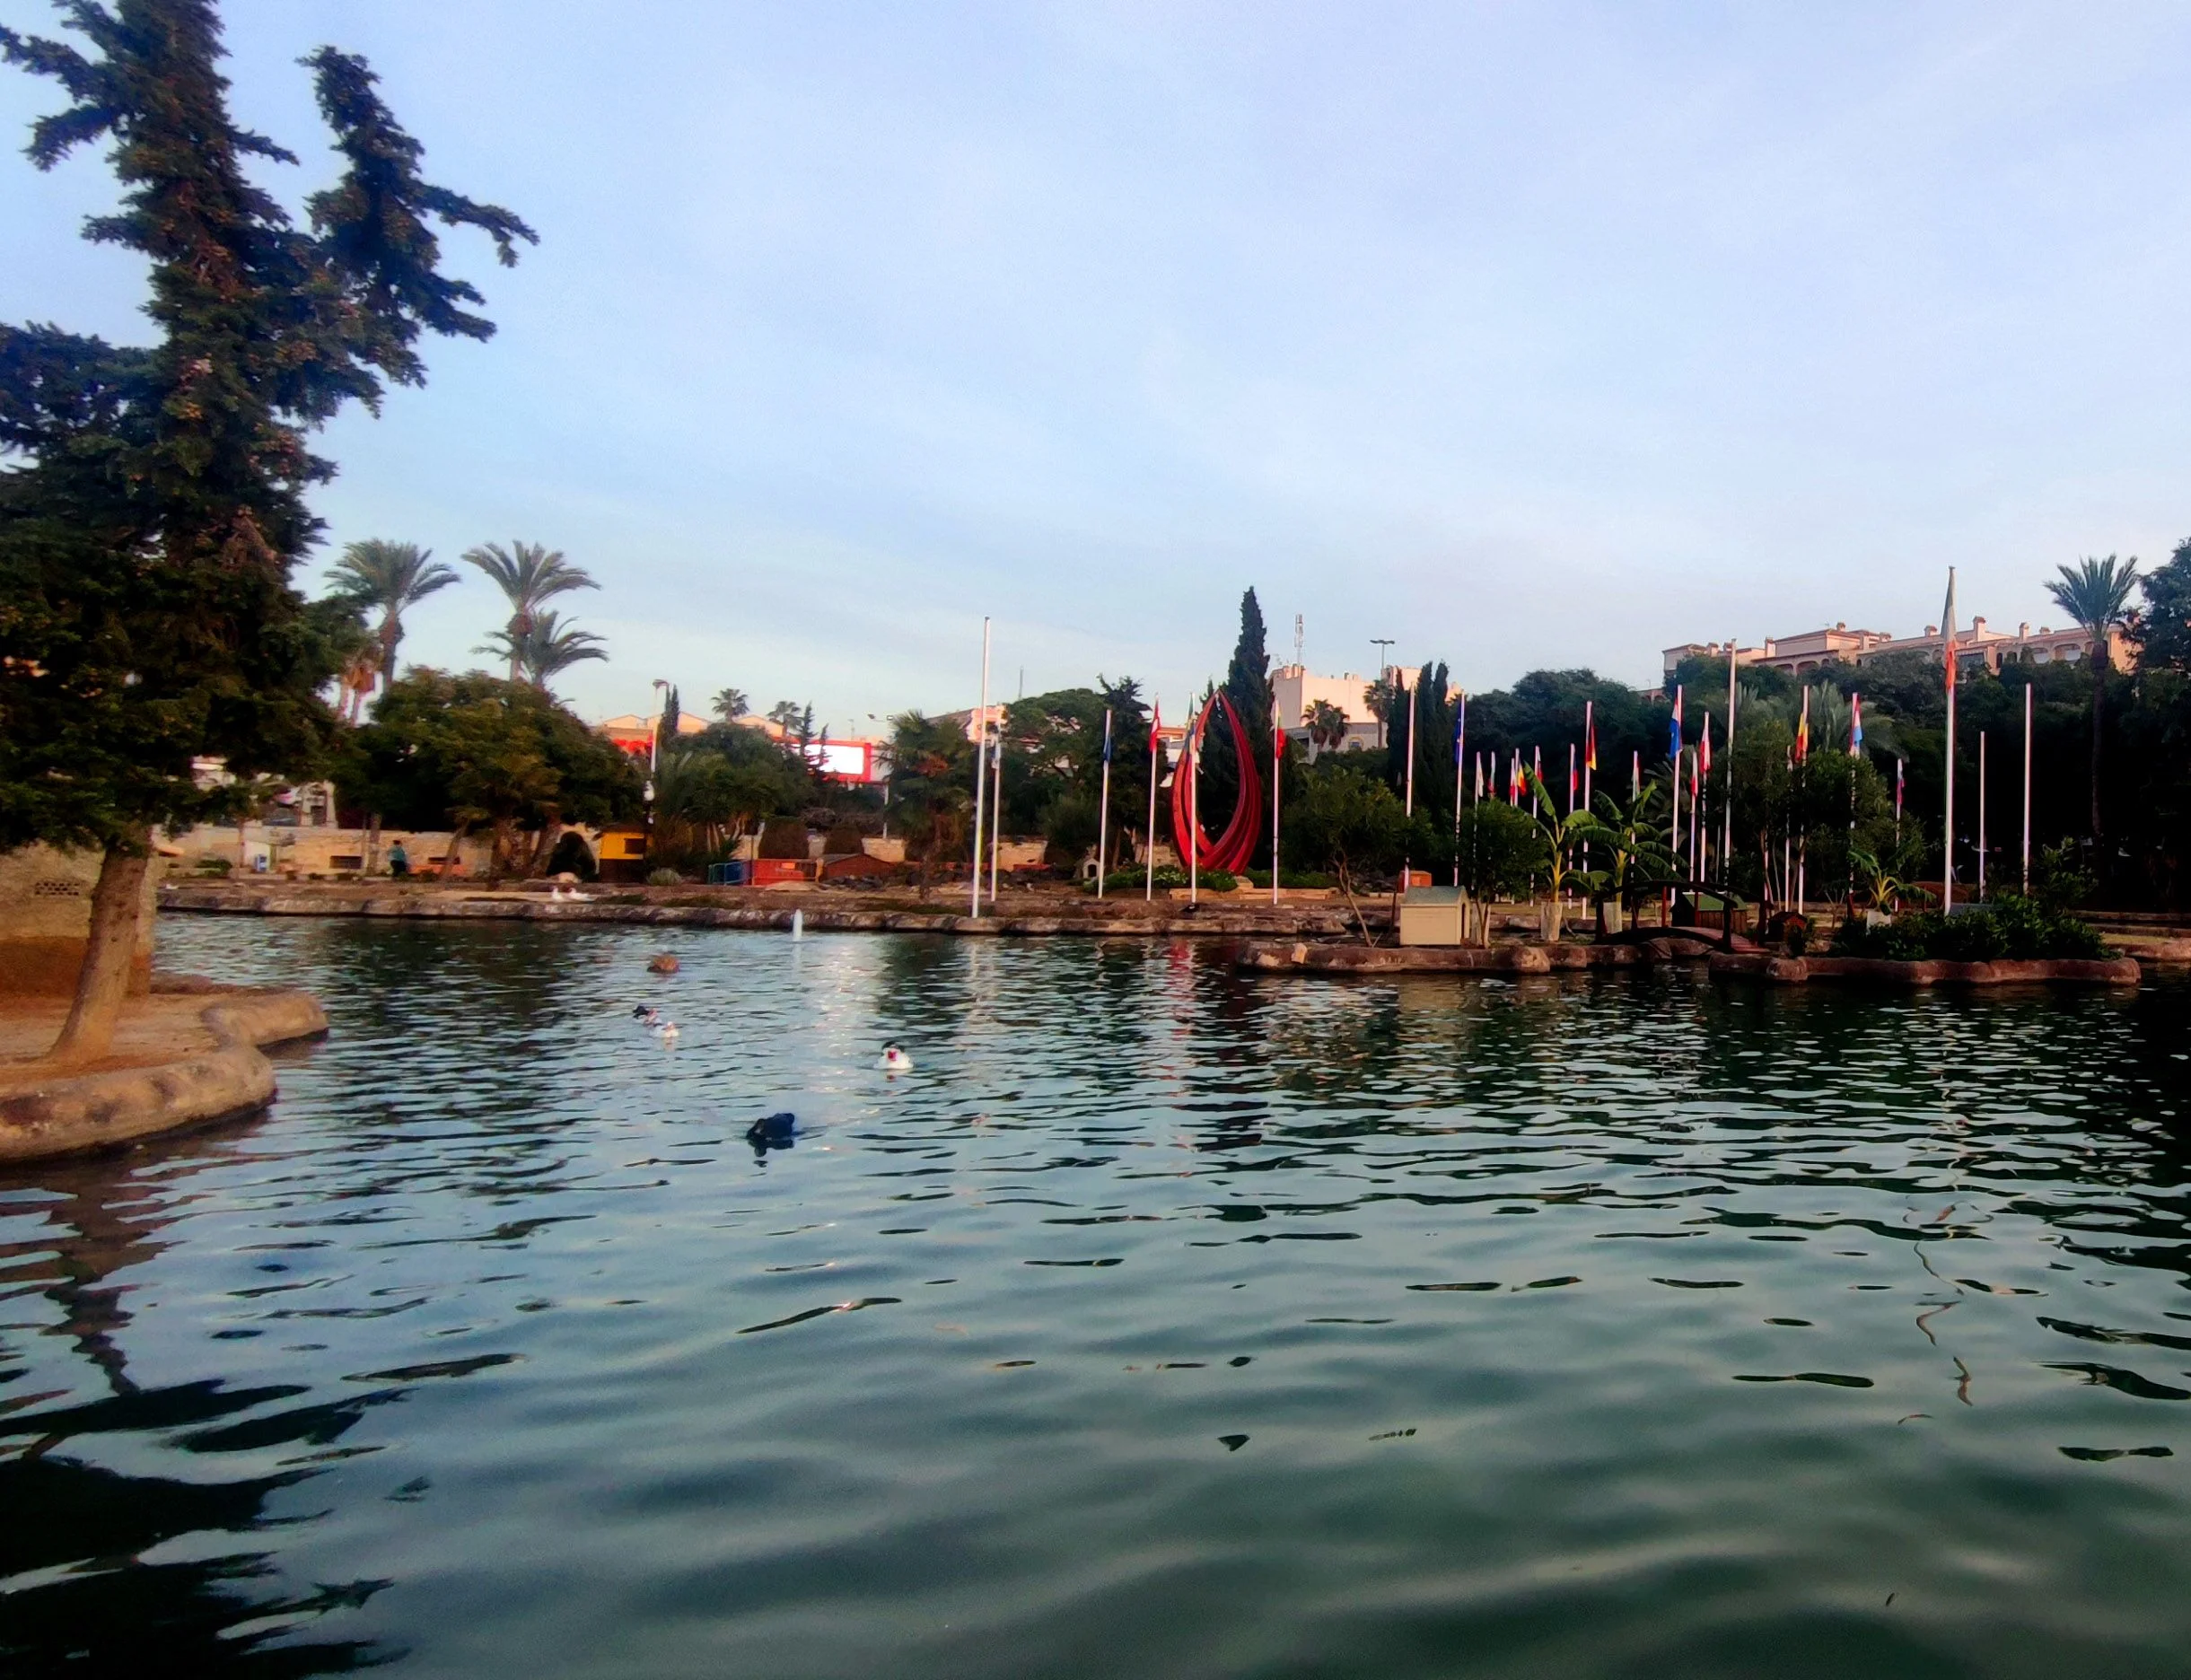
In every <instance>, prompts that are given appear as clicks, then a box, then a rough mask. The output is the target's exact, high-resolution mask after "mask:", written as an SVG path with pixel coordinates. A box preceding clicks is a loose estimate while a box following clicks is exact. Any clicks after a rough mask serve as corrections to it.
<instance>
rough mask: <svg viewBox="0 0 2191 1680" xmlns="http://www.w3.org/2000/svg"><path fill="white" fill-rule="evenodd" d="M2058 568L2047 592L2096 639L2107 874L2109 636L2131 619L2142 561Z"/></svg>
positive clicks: (2096, 732)
mask: <svg viewBox="0 0 2191 1680" xmlns="http://www.w3.org/2000/svg"><path fill="white" fill-rule="evenodd" d="M2055 570H2056V571H2058V572H2059V573H2061V574H2062V576H2061V579H2060V581H2059V582H2054V583H2049V584H2048V585H2047V586H2046V592H2047V593H2048V594H2049V595H2051V596H2053V597H2054V599H2055V605H2056V606H2057V607H2059V608H2061V609H2062V610H2063V611H2064V612H2065V613H2067V614H2068V615H2069V616H2070V617H2072V618H2073V619H2075V620H2076V621H2077V623H2078V624H2079V625H2080V626H2082V628H2083V630H2084V633H2085V634H2087V635H2089V636H2090V637H2091V638H2092V656H2091V664H2092V856H2093V858H2094V860H2095V862H2098V864H2099V869H2100V871H2101V872H2102V873H2103V874H2104V873H2105V872H2106V870H2107V864H2106V861H2105V857H2104V854H2103V853H2101V851H2100V844H2099V742H2100V707H2101V705H2102V704H2103V703H2104V702H2105V700H2106V698H2107V693H2108V669H2110V667H2111V666H2112V665H2113V663H2114V661H2112V660H2110V659H2109V658H2108V637H2109V636H2110V635H2111V634H2112V633H2113V632H2114V631H2115V630H2116V629H2117V627H2119V626H2122V625H2123V624H2125V622H2127V620H2128V618H2129V617H2130V613H2129V607H2130V589H2131V585H2132V584H2133V583H2134V582H2136V581H2137V576H2138V563H2137V559H2136V557H2135V556H2133V557H2132V558H2130V559H2128V560H2117V558H2116V557H2115V556H2113V555H2109V556H2108V557H2107V558H2106V559H2105V560H2093V559H2089V558H2088V559H2085V560H2081V561H2080V562H2079V563H2078V564H2077V565H2076V567H2075V569H2072V568H2070V567H2068V566H2057V567H2055Z"/></svg>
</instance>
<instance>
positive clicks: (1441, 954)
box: [1234, 938, 1710, 975]
mask: <svg viewBox="0 0 2191 1680" xmlns="http://www.w3.org/2000/svg"><path fill="white" fill-rule="evenodd" d="M1709 950H1710V947H1708V946H1706V945H1704V944H1702V943H1700V942H1698V941H1696V940H1691V939H1681V938H1670V939H1648V940H1637V941H1625V942H1622V943H1619V944H1604V945H1577V944H1564V943H1563V944H1558V945H1522V944H1512V945H1492V946H1468V945H1459V946H1455V945H1405V946H1402V945H1363V944H1360V943H1358V942H1356V943H1346V944H1331V945H1311V944H1310V943H1308V942H1307V941H1301V940H1296V941H1292V942H1290V943H1289V942H1288V941H1284V940H1258V941H1250V942H1249V943H1248V944H1245V945H1243V946H1242V947H1241V948H1240V953H1239V955H1238V956H1237V957H1236V958H1234V962H1235V966H1236V967H1240V968H1242V969H1245V970H1247V971H1248V972H1249V973H1254V974H1315V975H1388V974H1495V975H1507V974H1553V973H1556V972H1567V971H1572V970H1576V969H1584V968H1643V967H1652V966H1654V965H1657V964H1662V963H1676V962H1701V961H1703V960H1704V958H1705V956H1706V955H1707V954H1708V953H1709Z"/></svg>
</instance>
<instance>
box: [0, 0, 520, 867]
mask: <svg viewBox="0 0 2191 1680" xmlns="http://www.w3.org/2000/svg"><path fill="white" fill-rule="evenodd" d="M63 21H64V25H65V27H66V28H67V29H68V30H70V31H74V32H75V33H76V34H78V35H80V36H81V37H82V38H83V42H84V48H85V49H84V50H79V49H78V48H76V47H74V46H73V45H70V44H67V43H65V42H61V41H56V40H48V39H39V38H35V37H30V36H24V35H21V34H18V33H16V32H15V31H12V30H6V29H0V57H4V58H5V59H6V61H7V62H9V63H10V64H13V65H15V66H20V67H22V68H24V69H27V70H29V71H31V72H32V73H33V74H39V75H44V76H47V77H49V78H51V79H52V80H54V81H56V82H57V83H59V84H60V86H61V87H62V89H63V91H64V92H66V94H67V96H68V99H69V103H68V105H67V107H66V109H63V110H61V111H59V112H57V113H56V114H54V115H52V116H49V117H46V118H41V119H40V120H39V122H38V123H37V124H36V125H35V126H34V127H33V129H32V136H31V146H30V155H31V160H32V162H35V163H36V164H37V165H38V166H39V168H41V169H43V168H49V167H51V166H52V165H53V164H54V163H56V162H58V161H59V160H60V159H61V158H62V157H63V156H65V155H66V153H69V152H70V151H71V150H73V149H74V147H76V146H79V145H83V144H91V143H95V142H99V141H102V140H103V141H107V142H110V153H109V160H110V164H111V167H112V169H113V171H114V174H115V177H116V179H117V181H118V183H119V185H120V187H121V189H122V202H121V206H120V208H119V209H118V211H117V212H115V213H114V214H109V215H102V216H98V217H94V218H92V220H91V221H90V222H89V223H87V224H86V226H85V229H84V232H85V235H86V237H88V238H90V239H92V240H95V241H101V242H104V243H110V244H117V245H120V246H123V247H125V248H127V249H130V250H133V251H136V252H137V253H138V254H140V255H141V256H142V257H143V258H145V262H146V264H147V266H148V268H149V279H150V290H151V301H150V302H149V303H148V304H147V306H146V312H147V314H148V315H149V316H150V317H151V318H152V320H153V326H154V328H155V329H156V336H155V342H153V344H152V345H151V346H147V347H145V348H132V347H120V346H110V345H108V344H106V343H104V342H102V341H101V340H99V339H96V338H90V337H80V336H76V335H72V334H68V333H65V332H62V331H60V330H59V329H57V328H51V327H28V328H0V451H5V452H6V454H7V455H9V456H10V457H12V458H13V459H12V460H11V462H10V464H9V465H8V466H7V467H6V468H5V469H4V471H0V847H4V846H14V845H21V844H25V843H27V842H29V841H31V840H39V839H45V840H52V841H57V842H60V843H64V844H84V845H97V846H103V847H108V848H121V849H123V850H126V851H136V850H141V849H142V848H143V847H144V846H145V844H146V836H147V831H148V830H149V829H150V828H152V827H155V826H159V825H169V824H178V825H179V824H183V823H188V822H192V821H197V820H201V819H205V818H214V817H219V816H223V815H229V814H232V813H233V812H235V811H236V810H237V809H241V807H242V806H243V805H244V804H245V803H246V802H247V801H248V800H249V799H250V796H251V792H250V787H249V785H248V784H249V783H250V780H251V778H253V777H256V776H259V775H261V774H290V775H294V774H302V773H303V772H305V771H307V770H309V769H310V768H311V766H313V765H314V763H315V762H316V761H317V760H318V759H319V758H320V756H321V755H322V753H323V752H324V750H325V748H326V746H327V743H328V740H329V731H330V729H331V718H330V714H329V710H328V707H327V706H326V705H325V704H324V703H323V702H322V701H321V700H320V696H319V690H320V687H322V685H323V684H324V683H325V682H326V680H327V679H328V678H329V676H330V675H331V673H332V670H333V666H334V660H335V657H336V652H337V650H336V649H335V648H334V647H333V645H332V644H331V643H330V642H329V637H328V636H327V635H326V634H321V633H320V629H319V628H317V627H316V626H315V625H314V623H313V621H312V620H311V617H309V616H308V615H307V613H306V611H305V608H304V603H303V601H302V599H301V598H300V597H299V595H298V594H297V593H296V591H294V590H293V589H292V588H291V587H290V582H289V579H290V574H291V572H292V570H293V568H294V565H295V564H296V563H297V561H298V559H299V558H300V557H301V556H302V555H303V554H304V552H305V551H306V550H307V548H308V547H310V546H311V543H312V542H313V541H314V540H316V538H318V535H319V532H320V525H319V522H318V521H317V520H315V519H314V518H313V516H312V514H311V511H310V510H309V508H308V507H307V505H306V503H305V496H306V494H307V493H308V491H309V490H310V489H311V486H315V485H317V484H320V483H321V482H324V481H325V480H326V479H327V478H328V477H330V476H331V475H332V473H333V471H334V468H333V467H332V465H331V464H330V463H329V462H328V461H326V460H324V459H320V457H318V456H316V455H314V454H312V453H311V451H310V450H309V449H308V448H307V447H306V442H305V440H306V437H307V435H308V433H310V432H311V430H312V429H314V428H315V427H317V426H319V425H320V424H322V423H324V422H325V421H326V420H328V419H329V417H331V416H333V415H334V414H335V413H336V412H337V410H338V409H339V408H340V407H342V406H343V404H344V403H346V402H348V401H351V400H354V399H355V400H357V401H361V402H364V403H365V404H366V405H367V406H368V407H371V406H373V405H375V404H377V402H378V399H379V397H380V394H381V389H382V384H383V381H396V382H398V383H404V384H414V383H416V382H418V381H419V380H420V378H421V377H422V369H421V365H420V363H419V361H418V357H417V354H416V347H415V346H416V340H417V338H418V336H419V335H420V334H421V333H422V332H456V333H461V334H464V335H466V336H469V337H486V335H487V334H488V333H489V332H491V331H492V330H493V328H491V327H490V326H489V324H488V323H487V322H486V321H485V320H483V319H479V318H478V316H476V315H472V314H469V313H467V312H465V311H463V310H462V309H461V308H460V304H462V303H464V302H476V301H477V298H478V294H477V293H475V292H474V291H473V290H472V289H471V288H470V287H469V285H467V284H464V283H463V282H461V281H456V280H451V279H449V278H447V277H445V276H443V275H442V274H441V273H440V272H439V269H438V267H437V265H438V262H439V258H440V252H439V249H438V246H437V244H436V242H435V241H434V238H433V236H432V235H431V234H430V233H428V232H426V231H425V224H426V223H427V222H429V221H432V222H438V223H442V224H443V225H446V226H458V225H469V226H474V227H478V228H480V229H482V230H483V231H485V232H487V233H488V234H489V236H490V237H491V238H493V239H494V240H495V242H496V244H497V247H498V249H499V250H500V254H501V255H502V257H503V258H504V260H510V259H512V258H513V245H512V241H514V240H518V239H530V238H531V237H532V236H531V233H530V230H528V229H527V228H526V227H525V226H524V224H523V223H521V222H519V221H518V220H517V219H516V218H515V217H514V216H512V215H511V214H509V213H508V212H506V211H502V210H497V209H495V208H493V207H492V206H479V205H475V204H473V203H471V201H469V200H468V199H464V198H460V197H457V196H456V195H454V194H451V193H448V192H446V191H444V190H443V189H441V188H434V187H432V186H430V185H428V184H427V183H426V182H425V181H424V180H422V179H420V178H419V176H418V175H417V173H416V162H417V156H418V147H417V144H416V142H415V141H413V140H411V139H410V137H409V136H407V135H405V134H404V132H403V131H402V129H401V128H400V127H398V126H397V125H396V124H395V122H394V120H393V118H390V116H389V114H388V112H387V110H386V109H385V108H384V107H383V106H381V103H380V101H379V100H378V99H377V97H375V96H374V95H373V93H372V76H371V74H370V73H369V72H368V71H367V70H366V69H365V68H364V65H363V63H362V62H361V61H359V60H357V59H355V58H353V57H348V56H346V55H343V54H339V53H335V52H332V51H331V50H330V51H323V52H321V53H320V54H316V55H314V57H313V59H312V60H311V65H312V67H313V70H314V74H315V79H316V82H317V85H318V89H319V92H320V103H321V108H322V109H323V110H324V111H325V112H326V113H327V115H328V118H329V123H330V126H331V127H332V128H333V130H334V136H335V143H336V145H337V150H338V151H339V152H340V153H342V154H343V156H344V159H345V169H344V171H343V174H342V176H341V178H340V179H339V180H338V182H337V185H336V186H335V187H334V188H331V189H330V190H329V191H327V192H323V193H320V194H319V195H316V196H315V197H313V198H312V199H311V201H310V208H311V223H312V226H311V232H304V231H301V230H299V229H298V228H296V227H295V226H294V225H293V224H292V223H291V221H290V219H289V217H288V215H287V214H285V212H284V210H283V209H282V207H281V206H280V205H279V204H277V203H276V201H275V200H274V198H273V197H271V196H269V195H268V194H267V193H266V192H265V191H263V190H262V189H260V188H258V187H257V186H255V185H254V184H253V183H252V182H251V180H250V179H249V177H248V176H247V175H246V173H245V168H244V166H245V163H246V162H247V160H250V159H254V158H257V159H267V160H273V161H278V162H294V161H295V160H294V158H293V157H292V156H291V154H290V153H287V152H285V151H284V150H283V149H282V148H281V147H279V146H277V145H276V144H274V143H273V142H272V141H270V140H268V139H267V138H266V137H265V136H259V135H256V134H252V133H250V132H248V131H246V130H244V129H242V128H240V127H237V126H236V125H235V123H234V122H233V121H232V118H231V117H230V114H229V110H228V101H227V92H228V83H227V82H226V80H225V78H224V77H223V76H222V74H220V72H219V68H218V66H219V63H220V60H221V58H222V57H223V49H222V47H221V42H220V26H219V22H218V19H217V16H216V14H215V9H214V7H213V6H212V4H209V3H208V0H117V4H114V5H112V6H111V7H109V6H106V5H101V4H94V3H93V0H72V3H71V4H67V5H66V6H64V7H63ZM199 757H217V758H219V759H221V760H222V761H223V763H224V765H225V766H226V768H227V770H228V772H229V774H230V775H231V776H232V777H234V778H236V780H235V781H234V782H231V783H220V782H211V783H207V782H205V779H204V778H201V777H199V776H197V774H194V773H193V768H192V761H193V759H194V758H199ZM201 783H204V784H203V785H201Z"/></svg>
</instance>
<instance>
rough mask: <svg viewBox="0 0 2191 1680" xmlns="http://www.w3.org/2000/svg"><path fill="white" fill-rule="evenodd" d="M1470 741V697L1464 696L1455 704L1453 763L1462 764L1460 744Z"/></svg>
mask: <svg viewBox="0 0 2191 1680" xmlns="http://www.w3.org/2000/svg"><path fill="white" fill-rule="evenodd" d="M1467 739H1468V696H1467V695H1465V694H1464V695H1462V696H1460V697H1459V699H1458V700H1457V701H1455V702H1454V704H1453V763H1454V764H1455V765H1456V766H1458V765H1459V763H1460V744H1461V742H1463V741H1465V740H1467Z"/></svg>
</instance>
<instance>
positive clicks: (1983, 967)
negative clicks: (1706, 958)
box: [1712, 951, 2144, 986]
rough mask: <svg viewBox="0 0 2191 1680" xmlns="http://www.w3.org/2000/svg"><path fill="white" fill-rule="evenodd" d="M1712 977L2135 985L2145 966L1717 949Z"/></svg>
mask: <svg viewBox="0 0 2191 1680" xmlns="http://www.w3.org/2000/svg"><path fill="white" fill-rule="evenodd" d="M1712 973H1713V976H1714V977H1715V978H1734V979H1742V978H1747V979H1756V980H1765V981H1768V982H1770V983H1772V984H1775V985H1806V984H1810V982H1811V981H1813V980H1856V981H1869V982H1871V984H1875V985H1889V986H1932V985H1971V986H1989V985H2031V984H2071V985H2132V986H2134V985H2136V984H2138V983H2139V981H2140V980H2141V979H2143V977H2144V971H2143V969H2142V968H2140V967H2139V966H2138V963H2137V960H2136V958H2131V957H2117V958H2032V959H2024V960H2012V959H2003V960H2000V961H1996V962H1890V961H1889V960H1887V959H1886V958H1881V957H1778V956H1775V955H1773V954H1772V953H1771V952H1768V951H1731V952H1730V951H1722V952H1718V953H1716V954H1714V955H1713V958H1712Z"/></svg>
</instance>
